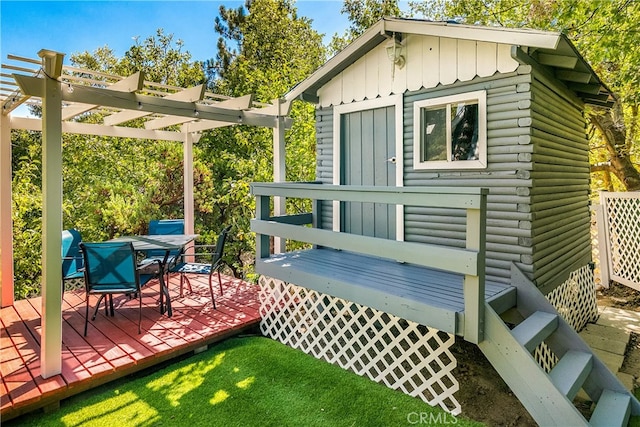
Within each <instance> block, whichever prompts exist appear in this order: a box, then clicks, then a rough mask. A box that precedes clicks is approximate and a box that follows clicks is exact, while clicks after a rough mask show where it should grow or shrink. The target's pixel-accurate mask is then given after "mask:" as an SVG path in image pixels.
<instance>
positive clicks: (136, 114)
mask: <svg viewBox="0 0 640 427" xmlns="http://www.w3.org/2000/svg"><path fill="white" fill-rule="evenodd" d="M138 96H144V95H138ZM146 98H150V99H153V100H173V101H183V102H196V101H201V100H202V99H203V98H204V85H199V86H194V87H191V88H189V89H185V90H183V91H181V92H176V93H172V94H171V95H167V96H165V97H164V98H158V97H155V96H146ZM135 102H136V104H135V105H133V106H129V107H128V108H123V109H128V110H134V111H122V112H120V113H116V114H112V115H111V116H108V117H105V119H104V124H105V125H117V124H120V123H124V122H128V121H129V120H134V119H138V118H140V117H144V116H148V115H149V114H151V113H158V112H159V111H153V110H149V109H147V108H145V104H144V103H143V101H142V100H140V101H135ZM147 102H149V101H147ZM101 105H103V106H110V105H108V104H101ZM116 108H122V107H116ZM135 110H142V111H135ZM190 111H191V113H192V116H193V112H194V109H193V108H192V109H191V110H190ZM182 116H183V117H185V116H184V115H182Z"/></svg>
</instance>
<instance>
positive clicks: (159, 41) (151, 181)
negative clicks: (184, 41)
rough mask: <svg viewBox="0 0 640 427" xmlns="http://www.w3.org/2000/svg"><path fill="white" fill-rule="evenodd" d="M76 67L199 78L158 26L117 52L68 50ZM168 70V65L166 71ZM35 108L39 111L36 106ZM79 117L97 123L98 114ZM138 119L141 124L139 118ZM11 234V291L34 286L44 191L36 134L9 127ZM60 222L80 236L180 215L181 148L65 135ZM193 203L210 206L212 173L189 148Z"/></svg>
mask: <svg viewBox="0 0 640 427" xmlns="http://www.w3.org/2000/svg"><path fill="white" fill-rule="evenodd" d="M71 63H72V65H74V66H77V67H83V68H88V69H92V70H95V71H103V72H106V73H111V74H120V75H129V74H132V73H134V72H136V71H138V70H141V71H144V73H145V76H146V78H147V80H153V81H156V82H158V83H163V84H169V85H186V86H192V85H196V84H200V83H202V82H204V81H205V73H204V69H203V66H202V64H201V63H197V62H192V61H191V60H190V54H189V53H188V52H182V50H181V44H180V43H175V44H174V42H173V36H170V35H169V36H168V35H164V33H163V32H162V30H158V32H157V34H156V36H155V37H153V36H152V37H149V38H147V39H145V40H144V41H143V42H142V43H141V44H139V43H138V41H137V40H136V44H135V45H134V46H133V47H132V48H131V49H130V50H129V51H127V53H126V54H125V56H124V57H123V58H120V59H118V58H116V57H115V56H114V54H113V51H112V50H111V49H109V48H108V47H106V46H105V47H102V48H99V49H97V50H96V51H95V52H94V53H89V52H83V53H78V54H74V55H72V56H71ZM167 70H170V71H167ZM35 112H36V113H38V111H35ZM76 120H78V121H83V122H87V123H99V122H101V120H102V116H101V114H100V113H99V112H90V113H87V114H84V115H83V116H81V117H79V118H77V119H76ZM138 124H139V125H141V123H138ZM12 143H13V144H14V149H13V156H12V166H13V171H14V174H13V235H14V251H15V257H14V258H15V269H14V271H15V283H16V286H15V296H16V298H18V299H19V298H25V297H29V296H33V295H37V294H38V293H39V292H40V273H41V272H40V270H39V268H38V266H39V265H40V262H39V261H40V257H41V243H42V242H41V239H42V233H41V227H42V193H41V177H42V175H41V173H42V171H41V164H40V158H41V155H42V154H41V144H42V140H41V134H40V132H24V131H15V130H14V131H13V133H12ZM62 145H63V172H62V173H63V184H64V188H63V222H64V227H65V228H70V227H75V228H78V229H79V230H81V232H82V234H83V238H84V239H86V240H105V239H108V238H111V237H114V236H116V235H121V234H141V233H144V232H146V230H147V224H148V222H149V220H150V219H152V218H167V217H177V216H182V215H184V213H183V211H182V206H183V200H182V198H183V188H182V183H183V180H182V171H183V165H182V146H181V144H179V143H175V142H156V141H146V140H135V139H122V138H109V137H96V136H87V135H75V134H63V136H62ZM194 156H195V160H194V174H195V176H194V185H195V189H196V192H197V194H198V197H197V198H196V203H195V208H196V211H197V213H199V214H200V215H202V216H204V215H206V214H208V213H210V212H211V210H212V205H211V202H210V200H211V199H212V198H213V194H212V190H213V185H212V182H211V181H212V173H211V171H210V170H209V169H208V167H207V166H206V165H205V164H204V163H203V162H202V161H201V160H199V157H198V150H197V148H196V149H195V150H194Z"/></svg>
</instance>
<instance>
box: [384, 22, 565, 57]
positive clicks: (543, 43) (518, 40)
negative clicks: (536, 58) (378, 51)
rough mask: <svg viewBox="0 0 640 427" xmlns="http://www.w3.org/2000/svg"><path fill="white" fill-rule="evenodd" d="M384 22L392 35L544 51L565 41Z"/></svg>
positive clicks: (552, 35) (516, 32)
mask: <svg viewBox="0 0 640 427" xmlns="http://www.w3.org/2000/svg"><path fill="white" fill-rule="evenodd" d="M382 22H384V30H385V31H387V32H391V33H393V32H395V33H403V34H418V35H423V36H435V37H446V38H452V39H462V40H476V41H483V42H491V43H502V44H509V45H515V46H528V47H535V48H543V49H556V48H557V47H558V43H559V42H560V38H561V33H557V32H548V31H538V30H529V29H518V28H504V27H481V26H474V25H463V24H449V23H446V22H423V21H413V20H400V19H393V18H385V19H384V20H383V21H382Z"/></svg>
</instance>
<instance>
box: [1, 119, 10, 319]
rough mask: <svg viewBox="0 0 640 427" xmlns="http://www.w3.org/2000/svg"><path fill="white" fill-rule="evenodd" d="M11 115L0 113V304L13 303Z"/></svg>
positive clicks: (6, 305) (5, 305)
mask: <svg viewBox="0 0 640 427" xmlns="http://www.w3.org/2000/svg"><path fill="white" fill-rule="evenodd" d="M11 209H12V197H11V117H10V116H9V115H8V114H6V115H5V114H2V113H0V306H1V307H9V306H11V305H13V222H12V219H11Z"/></svg>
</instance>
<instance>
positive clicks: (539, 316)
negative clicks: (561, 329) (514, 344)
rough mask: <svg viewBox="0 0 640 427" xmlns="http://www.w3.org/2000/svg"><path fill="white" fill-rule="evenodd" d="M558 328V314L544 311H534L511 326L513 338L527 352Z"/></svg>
mask: <svg viewBox="0 0 640 427" xmlns="http://www.w3.org/2000/svg"><path fill="white" fill-rule="evenodd" d="M557 328H558V316H557V315H555V314H552V313H546V312H544V311H536V312H535V313H533V314H532V315H531V316H529V317H527V318H526V319H525V320H524V322H522V323H520V324H519V325H518V326H516V327H515V328H513V330H512V331H511V333H512V334H513V336H514V337H515V339H516V340H517V341H518V342H519V343H520V344H521V345H522V346H523V347H524V348H526V349H527V350H529V352H532V351H533V350H535V348H536V347H537V346H538V344H540V343H541V342H542V341H544V340H545V338H547V337H548V336H549V335H551V334H552V333H553V331H555V330H556V329H557Z"/></svg>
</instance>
